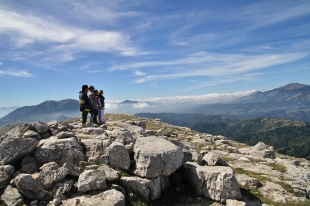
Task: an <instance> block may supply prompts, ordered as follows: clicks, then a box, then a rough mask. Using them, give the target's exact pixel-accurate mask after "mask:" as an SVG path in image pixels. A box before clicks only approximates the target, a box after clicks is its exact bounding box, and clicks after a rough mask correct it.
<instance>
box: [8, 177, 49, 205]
mask: <svg viewBox="0 0 310 206" xmlns="http://www.w3.org/2000/svg"><path fill="white" fill-rule="evenodd" d="M14 185H16V187H17V189H18V191H19V193H21V194H22V195H24V196H25V197H26V198H28V199H34V200H37V199H38V200H40V199H43V198H44V197H45V195H46V191H45V190H43V187H42V186H41V185H40V183H39V182H38V181H37V180H35V179H34V178H33V177H32V176H31V175H29V174H20V175H17V176H16V177H15V179H14Z"/></svg>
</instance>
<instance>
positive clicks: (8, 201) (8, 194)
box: [1, 185, 24, 206]
mask: <svg viewBox="0 0 310 206" xmlns="http://www.w3.org/2000/svg"><path fill="white" fill-rule="evenodd" d="M1 200H2V201H3V202H4V204H5V205H9V206H21V205H24V198H23V197H22V196H21V194H19V192H18V190H17V189H16V188H15V187H12V186H10V185H9V186H7V188H6V189H5V190H4V192H3V194H2V195H1Z"/></svg>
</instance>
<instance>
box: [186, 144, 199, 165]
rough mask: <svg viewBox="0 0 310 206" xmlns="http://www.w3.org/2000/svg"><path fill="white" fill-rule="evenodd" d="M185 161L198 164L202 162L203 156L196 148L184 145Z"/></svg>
mask: <svg viewBox="0 0 310 206" xmlns="http://www.w3.org/2000/svg"><path fill="white" fill-rule="evenodd" d="M183 154H184V158H183V163H185V162H197V163H198V164H201V162H202V156H201V154H199V153H198V152H197V151H196V150H195V149H194V148H192V147H191V146H188V145H186V146H184V147H183Z"/></svg>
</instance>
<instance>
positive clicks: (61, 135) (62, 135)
mask: <svg viewBox="0 0 310 206" xmlns="http://www.w3.org/2000/svg"><path fill="white" fill-rule="evenodd" d="M74 136H75V133H74V132H71V131H65V132H60V133H58V134H56V137H58V139H64V138H68V137H74Z"/></svg>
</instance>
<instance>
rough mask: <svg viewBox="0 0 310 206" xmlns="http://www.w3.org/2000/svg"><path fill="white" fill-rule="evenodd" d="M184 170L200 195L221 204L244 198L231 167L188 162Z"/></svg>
mask: <svg viewBox="0 0 310 206" xmlns="http://www.w3.org/2000/svg"><path fill="white" fill-rule="evenodd" d="M184 168H185V175H186V177H187V178H188V180H189V182H190V183H191V184H192V186H193V187H195V189H196V192H197V193H198V194H201V195H204V196H205V197H208V198H211V199H213V200H216V201H220V202H225V201H226V200H227V199H241V198H242V196H241V192H240V189H239V186H238V182H237V180H236V177H235V175H234V172H233V170H232V169H231V168H230V167H223V166H218V167H211V166H200V165H198V164H197V163H194V162H187V163H185V165H184Z"/></svg>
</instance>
